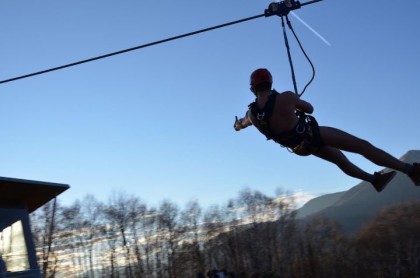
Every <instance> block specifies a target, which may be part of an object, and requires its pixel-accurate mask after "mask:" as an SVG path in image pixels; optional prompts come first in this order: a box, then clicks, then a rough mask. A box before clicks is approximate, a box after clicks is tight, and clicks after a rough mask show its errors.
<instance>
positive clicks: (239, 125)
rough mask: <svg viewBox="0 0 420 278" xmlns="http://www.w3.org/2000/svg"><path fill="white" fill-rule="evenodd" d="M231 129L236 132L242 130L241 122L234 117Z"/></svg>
mask: <svg viewBox="0 0 420 278" xmlns="http://www.w3.org/2000/svg"><path fill="white" fill-rule="evenodd" d="M233 128H234V129H235V130H236V131H239V130H241V129H242V121H241V120H239V119H238V116H235V124H234V125H233Z"/></svg>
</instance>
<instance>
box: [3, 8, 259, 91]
mask: <svg viewBox="0 0 420 278" xmlns="http://www.w3.org/2000/svg"><path fill="white" fill-rule="evenodd" d="M264 16H266V15H265V14H260V15H256V16H251V17H247V18H244V19H240V20H236V21H232V22H228V23H224V24H220V25H216V26H213V27H209V28H205V29H201V30H198V31H194V32H190V33H186V34H183V35H179V36H175V37H171V38H167V39H164V40H159V41H155V42H151V43H147V44H143V45H139V46H136V47H132V48H127V49H124V50H120V51H116V52H112V53H109V54H105V55H101V56H96V57H93V58H90V59H86V60H81V61H78V62H74V63H70V64H66V65H62V66H59V67H54V68H50V69H46V70H41V71H38V72H33V73H30V74H25V75H21V76H17V77H13V78H10V79H5V80H2V81H0V84H4V83H7V82H12V81H16V80H19V79H24V78H28V77H32V76H36V75H41V74H45V73H48V72H52V71H57V70H61V69H65V68H69V67H74V66H77V65H81V64H85V63H89V62H93V61H96V60H100V59H104V58H108V57H111V56H115V55H119V54H123V53H126V52H130V51H134V50H137V49H141V48H146V47H149V46H153V45H157V44H162V43H166V42H169V41H173V40H177V39H181V38H185V37H189V36H193V35H197V34H200V33H204V32H208V31H211V30H215V29H220V28H223V27H226V26H230V25H234V24H238V23H242V22H245V21H250V20H253V19H257V18H260V17H264Z"/></svg>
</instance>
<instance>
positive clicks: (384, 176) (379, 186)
mask: <svg viewBox="0 0 420 278" xmlns="http://www.w3.org/2000/svg"><path fill="white" fill-rule="evenodd" d="M396 174H397V172H395V171H391V172H388V173H383V172H375V173H374V176H375V179H374V181H373V182H372V185H373V187H375V189H376V191H378V192H381V191H382V190H384V188H385V187H386V186H387V184H388V183H389V182H390V181H391V180H392V178H393V177H394V176H395V175H396Z"/></svg>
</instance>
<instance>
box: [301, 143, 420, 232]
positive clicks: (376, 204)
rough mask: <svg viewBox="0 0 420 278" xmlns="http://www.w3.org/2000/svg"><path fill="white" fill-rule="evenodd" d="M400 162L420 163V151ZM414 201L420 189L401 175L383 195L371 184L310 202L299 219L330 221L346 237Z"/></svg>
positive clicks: (412, 151)
mask: <svg viewBox="0 0 420 278" xmlns="http://www.w3.org/2000/svg"><path fill="white" fill-rule="evenodd" d="M400 160H402V161H404V162H406V163H413V162H417V161H420V150H410V151H408V152H407V153H405V154H404V155H403V156H402V157H401V158H400ZM384 171H390V169H388V168H385V169H384ZM411 200H420V187H416V186H415V185H414V184H413V182H412V181H411V179H410V178H409V177H408V176H407V175H405V174H403V173H400V172H398V173H397V175H396V176H395V177H394V179H393V180H392V181H391V182H390V183H389V184H388V186H387V187H386V188H385V190H384V191H382V192H381V193H378V192H376V191H375V189H374V188H373V187H372V185H371V184H370V183H368V182H365V181H362V182H360V183H359V184H357V185H355V186H353V187H352V188H350V189H349V190H347V191H342V192H336V193H331V194H326V195H322V196H320V197H316V198H314V199H312V200H310V201H308V202H307V203H306V204H305V205H303V206H302V207H301V208H300V209H298V211H297V217H298V218H299V219H302V220H303V221H304V222H309V221H311V220H312V219H314V218H319V217H326V218H330V219H332V220H335V221H336V222H337V223H339V224H340V225H341V227H342V228H343V230H344V231H345V232H346V233H350V234H352V233H354V232H356V231H357V230H358V229H359V228H360V227H361V226H362V225H363V224H365V223H366V222H367V221H368V220H369V219H371V218H372V217H373V216H374V215H375V214H376V213H378V212H379V211H380V210H381V209H383V208H385V207H388V206H391V205H395V204H399V203H404V202H408V201H411Z"/></svg>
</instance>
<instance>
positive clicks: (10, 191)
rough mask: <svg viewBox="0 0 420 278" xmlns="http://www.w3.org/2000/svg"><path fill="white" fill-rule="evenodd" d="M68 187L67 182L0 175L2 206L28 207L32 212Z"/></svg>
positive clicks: (0, 203)
mask: <svg viewBox="0 0 420 278" xmlns="http://www.w3.org/2000/svg"><path fill="white" fill-rule="evenodd" d="M68 188H70V186H69V185H67V184H60V183H51V182H42V181H33V180H23V179H15V178H5V177H0V207H15V208H20V207H26V208H27V210H28V212H29V213H31V212H33V211H35V210H36V209H37V208H39V207H41V206H43V205H44V204H46V203H48V202H49V201H50V200H52V199H54V198H55V197H57V196H58V195H59V194H61V193H62V192H64V191H66V190H67V189H68Z"/></svg>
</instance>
